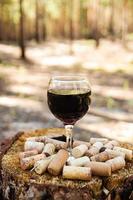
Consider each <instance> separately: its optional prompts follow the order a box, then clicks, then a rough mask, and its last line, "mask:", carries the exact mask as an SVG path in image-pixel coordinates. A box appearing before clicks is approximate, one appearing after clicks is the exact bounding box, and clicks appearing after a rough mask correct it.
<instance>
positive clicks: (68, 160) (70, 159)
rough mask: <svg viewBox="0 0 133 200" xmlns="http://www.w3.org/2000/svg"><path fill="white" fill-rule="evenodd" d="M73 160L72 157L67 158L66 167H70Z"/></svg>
mask: <svg viewBox="0 0 133 200" xmlns="http://www.w3.org/2000/svg"><path fill="white" fill-rule="evenodd" d="M73 160H75V158H74V157H73V156H69V158H68V159H67V165H71V161H73Z"/></svg>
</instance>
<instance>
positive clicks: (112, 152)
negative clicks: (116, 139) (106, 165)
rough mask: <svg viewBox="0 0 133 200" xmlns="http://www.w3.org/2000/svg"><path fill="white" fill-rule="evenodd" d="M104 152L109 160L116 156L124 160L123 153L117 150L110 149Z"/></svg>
mask: <svg viewBox="0 0 133 200" xmlns="http://www.w3.org/2000/svg"><path fill="white" fill-rule="evenodd" d="M105 152H107V153H108V155H109V159H111V158H115V157H118V156H122V157H123V158H124V159H125V153H123V152H120V151H117V150H111V149H106V150H105Z"/></svg>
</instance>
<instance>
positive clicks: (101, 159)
mask: <svg viewBox="0 0 133 200" xmlns="http://www.w3.org/2000/svg"><path fill="white" fill-rule="evenodd" d="M90 159H91V160H92V161H98V162H104V161H106V160H109V159H110V157H109V154H108V152H106V151H103V152H101V153H98V154H96V155H94V156H92V157H90Z"/></svg>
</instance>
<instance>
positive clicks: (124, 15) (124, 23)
mask: <svg viewBox="0 0 133 200" xmlns="http://www.w3.org/2000/svg"><path fill="white" fill-rule="evenodd" d="M127 9H128V0H123V8H122V44H123V46H124V47H127V41H126V35H127V32H128V23H127V13H128V12H127Z"/></svg>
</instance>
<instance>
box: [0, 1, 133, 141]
mask: <svg viewBox="0 0 133 200" xmlns="http://www.w3.org/2000/svg"><path fill="white" fill-rule="evenodd" d="M67 72H68V73H69V72H70V73H85V74H86V75H88V78H89V80H90V82H91V85H92V94H93V95H92V105H91V109H90V111H89V112H88V113H87V115H86V116H85V117H84V118H83V119H82V120H80V121H79V122H78V123H77V125H76V127H75V135H76V137H77V138H79V137H81V134H80V133H81V132H82V138H83V139H87V138H88V137H89V135H94V136H99V135H100V136H106V137H110V138H111V137H112V138H116V139H119V140H122V141H130V142H133V132H132V130H133V93H132V89H133V0H28V1H26V0H0V138H5V137H10V136H12V135H13V134H15V133H16V132H17V131H19V130H24V129H34V128H43V127H44V128H45V127H58V126H60V127H62V124H61V122H59V121H58V120H57V119H55V118H54V116H52V114H51V113H50V111H49V110H48V106H47V98H46V97H47V95H46V91H47V86H48V81H49V78H50V75H51V74H53V73H56V74H59V73H60V74H64V73H67Z"/></svg>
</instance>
